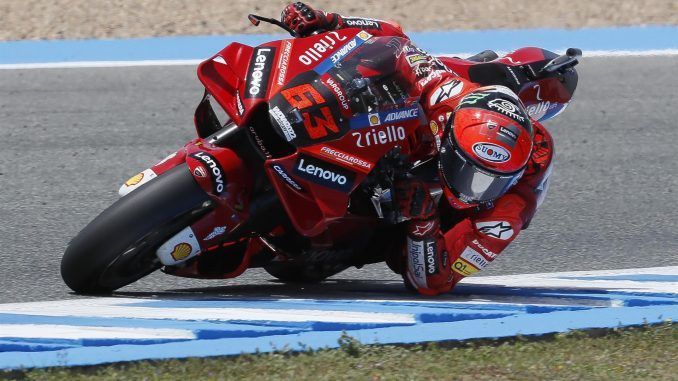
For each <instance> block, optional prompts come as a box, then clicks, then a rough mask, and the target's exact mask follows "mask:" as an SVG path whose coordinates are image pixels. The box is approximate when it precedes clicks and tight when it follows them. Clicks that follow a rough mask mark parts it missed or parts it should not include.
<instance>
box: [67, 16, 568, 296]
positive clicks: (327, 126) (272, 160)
mask: <svg viewBox="0 0 678 381" xmlns="http://www.w3.org/2000/svg"><path fill="white" fill-rule="evenodd" d="M250 20H251V21H253V23H255V24H258V22H259V21H267V22H272V23H276V24H279V23H278V22H277V21H275V20H271V19H265V18H262V17H259V16H254V15H250ZM408 44H411V42H410V41H409V40H407V39H404V38H398V37H376V36H372V35H370V34H369V33H368V32H367V31H365V30H361V29H357V28H348V29H342V30H337V31H329V32H323V33H318V34H315V35H312V36H310V37H305V38H292V39H284V40H279V41H271V42H268V43H265V44H262V45H260V46H257V47H250V46H247V45H243V44H239V43H232V44H230V45H228V46H226V47H225V48H224V49H223V50H221V51H220V52H218V53H217V54H216V55H214V56H213V57H211V58H209V59H207V60H206V61H204V62H202V63H201V64H200V65H199V66H198V70H197V71H198V78H199V80H200V81H201V82H202V84H203V85H204V87H205V92H204V96H203V98H202V100H201V101H200V103H199V105H198V106H197V108H196V110H195V118H194V121H195V128H196V132H197V137H196V138H195V139H193V140H191V141H189V142H188V143H186V144H185V145H184V146H183V147H182V148H180V149H179V150H177V151H176V152H174V153H172V154H171V155H169V156H168V157H166V158H164V159H163V160H162V161H160V162H158V163H157V164H155V165H153V166H151V167H150V168H148V169H146V170H144V171H142V172H140V173H139V174H137V175H135V176H133V177H132V178H130V179H129V180H128V181H127V182H125V183H124V184H123V185H122V187H121V188H120V191H119V193H120V195H121V196H122V197H121V198H120V199H119V200H118V201H116V202H115V203H114V204H113V205H111V206H110V207H109V208H108V209H106V210H105V211H103V212H102V213H101V214H100V215H99V216H98V217H96V218H95V219H94V220H93V221H92V222H90V223H89V224H88V225H87V226H86V227H85V228H84V229H83V230H82V231H81V232H80V233H79V234H78V235H77V236H76V237H75V238H73V239H72V240H71V241H70V243H69V244H68V246H67V248H66V251H65V254H64V256H63V259H62V263H61V274H62V277H63V279H64V281H65V282H66V284H67V285H68V286H69V287H70V288H71V289H73V290H74V291H76V292H80V293H92V294H97V293H107V292H111V291H113V290H115V289H118V288H120V287H123V286H125V285H128V284H130V283H132V282H135V281H136V280H138V279H140V278H142V277H144V276H146V275H148V274H150V273H151V272H153V271H155V270H158V269H162V271H163V272H165V273H167V274H170V275H175V276H183V277H192V278H212V279H221V278H232V277H235V276H238V275H240V274H241V273H242V272H244V271H245V270H246V269H247V268H255V267H260V268H264V269H265V270H266V271H268V272H269V273H270V274H271V275H273V276H275V277H276V278H279V279H281V280H283V281H300V282H315V281H320V280H323V279H325V278H327V277H329V276H331V275H334V274H336V273H338V272H340V271H343V270H344V269H346V268H348V267H350V266H356V267H361V266H363V265H365V264H369V263H376V262H381V261H384V258H385V257H384V253H387V252H389V250H396V249H397V248H398V247H400V246H399V245H402V242H400V240H399V238H397V237H401V236H404V235H403V234H402V224H400V222H402V221H401V219H400V218H399V216H398V213H397V211H396V208H394V206H393V200H392V198H391V193H392V192H391V189H392V187H393V183H394V181H395V180H396V179H398V178H401V177H404V176H407V175H408V174H410V175H411V174H417V171H421V170H422V168H425V167H426V163H410V161H409V160H407V157H408V154H409V153H410V152H411V150H412V149H413V145H412V141H413V140H412V135H413V133H414V131H415V130H416V129H417V128H419V127H420V126H422V125H424V126H427V125H428V122H427V121H426V120H425V118H424V115H423V112H422V109H421V106H420V105H419V100H418V99H417V98H416V97H413V96H412V95H411V94H410V91H409V88H410V87H411V86H410V85H409V84H407V83H404V82H403V80H402V79H401V78H400V77H399V75H398V72H397V71H396V70H395V60H396V57H397V56H398V54H400V53H399V52H400V51H401V50H402V49H403V47H405V46H408ZM580 55H581V51H579V50H578V49H568V51H567V52H566V54H564V55H557V54H555V53H553V52H550V51H547V50H544V49H539V48H532V47H529V48H522V49H518V50H516V51H514V52H512V53H510V54H508V55H506V56H504V57H498V56H497V55H496V54H495V53H494V52H492V51H485V52H482V53H480V54H478V55H476V56H473V57H470V58H467V59H461V58H457V57H439V58H438V59H439V60H440V61H441V62H442V63H443V64H444V65H445V66H447V67H448V68H449V69H451V70H453V71H454V72H455V73H457V74H458V75H460V76H462V77H464V78H467V79H469V80H470V81H472V82H475V83H478V84H481V85H504V86H507V87H509V88H511V89H513V90H514V91H515V92H516V93H517V94H518V95H519V97H520V98H521V100H522V101H523V103H524V104H525V106H526V110H527V111H528V113H529V114H530V116H531V117H532V118H533V119H534V120H537V121H539V120H546V119H550V118H552V117H554V116H555V115H556V114H557V113H559V112H561V111H562V110H563V109H564V107H565V105H566V104H567V103H568V102H569V100H570V99H571V97H572V94H573V93H574V90H575V88H576V85H577V73H576V71H575V69H574V66H575V65H576V64H577V62H578V60H577V59H578V57H579V56H580ZM433 192H438V193H440V190H439V189H438V190H435V189H434V190H433ZM403 239H404V238H403Z"/></svg>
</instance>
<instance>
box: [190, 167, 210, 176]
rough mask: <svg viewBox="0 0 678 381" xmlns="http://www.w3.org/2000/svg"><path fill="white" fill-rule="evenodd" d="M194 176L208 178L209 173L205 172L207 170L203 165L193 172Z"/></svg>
mask: <svg viewBox="0 0 678 381" xmlns="http://www.w3.org/2000/svg"><path fill="white" fill-rule="evenodd" d="M193 174H194V175H196V176H197V177H202V178H205V177H207V171H206V170H205V168H203V166H202V165H199V166H197V167H195V169H194V170H193Z"/></svg>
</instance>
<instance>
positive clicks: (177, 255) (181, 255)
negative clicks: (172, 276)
mask: <svg viewBox="0 0 678 381" xmlns="http://www.w3.org/2000/svg"><path fill="white" fill-rule="evenodd" d="M192 252H193V246H191V244H190V243H186V242H182V243H179V244H177V245H175V246H174V249H172V252H171V253H170V255H171V256H172V258H173V259H174V260H175V261H182V260H184V259H186V258H188V256H189V255H191V253H192Z"/></svg>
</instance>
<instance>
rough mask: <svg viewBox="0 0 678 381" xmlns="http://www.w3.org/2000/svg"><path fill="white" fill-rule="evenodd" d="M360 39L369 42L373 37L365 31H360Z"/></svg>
mask: <svg viewBox="0 0 678 381" xmlns="http://www.w3.org/2000/svg"><path fill="white" fill-rule="evenodd" d="M358 37H359V38H360V39H361V40H368V39H369V38H370V37H372V35H371V34H369V33H367V32H365V31H364V30H363V31H360V33H358Z"/></svg>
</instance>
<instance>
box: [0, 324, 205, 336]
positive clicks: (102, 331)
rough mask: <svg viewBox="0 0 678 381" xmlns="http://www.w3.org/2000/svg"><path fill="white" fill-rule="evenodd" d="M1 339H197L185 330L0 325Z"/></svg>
mask: <svg viewBox="0 0 678 381" xmlns="http://www.w3.org/2000/svg"><path fill="white" fill-rule="evenodd" d="M0 337H11V338H21V339H66V340H78V339H137V340H140V339H187V340H193V339H195V338H196V336H195V334H194V333H193V332H191V331H188V330H184V329H165V328H160V329H153V328H131V327H84V326H74V325H56V324H0Z"/></svg>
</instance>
